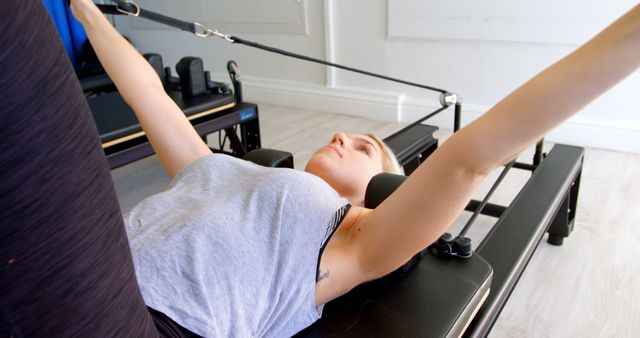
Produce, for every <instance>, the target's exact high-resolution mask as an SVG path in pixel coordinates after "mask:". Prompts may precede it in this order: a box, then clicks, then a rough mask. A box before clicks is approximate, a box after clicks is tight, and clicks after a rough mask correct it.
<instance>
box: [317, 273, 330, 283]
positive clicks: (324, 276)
mask: <svg viewBox="0 0 640 338" xmlns="http://www.w3.org/2000/svg"><path fill="white" fill-rule="evenodd" d="M329 276H330V274H329V270H327V272H325V273H323V274H321V275H320V277H318V282H320V281H321V280H323V279H327V278H329Z"/></svg>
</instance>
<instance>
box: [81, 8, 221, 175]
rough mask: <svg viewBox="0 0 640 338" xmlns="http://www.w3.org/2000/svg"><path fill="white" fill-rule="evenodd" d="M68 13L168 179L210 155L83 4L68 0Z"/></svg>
mask: <svg viewBox="0 0 640 338" xmlns="http://www.w3.org/2000/svg"><path fill="white" fill-rule="evenodd" d="M71 10H72V11H73V14H74V16H75V17H76V18H77V19H78V21H80V22H81V23H82V25H83V27H84V28H85V30H86V32H87V36H88V37H89V41H90V42H91V45H92V46H93V49H94V50H95V52H96V54H97V55H98V58H99V59H100V63H101V64H102V66H103V67H104V69H105V70H106V71H107V74H109V77H111V79H112V80H113V82H114V83H115V85H116V87H117V88H118V91H119V92H120V94H121V95H122V97H123V98H124V100H125V101H126V102H127V104H129V106H131V108H132V109H133V110H134V112H135V113H136V116H137V118H138V120H139V121H140V124H141V125H142V129H143V130H144V131H145V133H146V135H147V137H148V138H149V142H150V143H151V145H152V146H153V149H154V150H155V152H156V154H157V155H158V157H159V158H160V161H161V162H162V164H163V165H164V167H165V169H166V170H167V172H168V173H169V175H171V176H175V174H176V173H177V172H178V171H180V169H181V168H182V167H184V166H186V165H188V164H189V163H191V162H193V161H195V160H197V159H198V158H200V157H203V156H205V155H208V154H211V150H210V149H209V147H208V146H207V145H206V144H205V143H204V142H203V141H202V139H201V138H200V136H198V134H197V132H196V131H195V129H194V128H193V127H192V126H191V123H190V122H189V121H188V120H187V118H186V117H185V115H184V113H183V112H182V110H181V109H180V108H179V107H178V106H177V105H176V104H175V102H174V101H173V100H172V99H171V98H170V97H169V96H168V95H167V94H166V93H165V91H164V88H163V87H162V83H161V82H160V79H159V78H158V75H157V74H156V72H155V71H154V70H153V68H151V66H150V65H149V63H148V62H147V61H146V60H145V59H144V58H143V57H142V56H141V55H140V53H138V52H137V51H136V50H135V49H134V48H133V46H131V44H129V42H127V41H126V40H125V39H124V38H123V37H122V36H121V35H120V33H118V32H117V31H116V30H115V29H114V28H113V26H112V25H111V23H110V22H109V21H108V20H107V19H106V18H105V16H104V15H103V14H102V13H101V12H100V10H99V9H98V8H97V7H96V6H95V5H94V3H93V2H92V1H89V0H72V1H71Z"/></svg>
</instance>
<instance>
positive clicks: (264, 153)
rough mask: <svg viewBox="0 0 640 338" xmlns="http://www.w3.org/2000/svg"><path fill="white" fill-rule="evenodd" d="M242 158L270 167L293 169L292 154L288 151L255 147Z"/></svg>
mask: <svg viewBox="0 0 640 338" xmlns="http://www.w3.org/2000/svg"><path fill="white" fill-rule="evenodd" d="M244 159H245V160H247V161H251V162H253V163H255V164H259V165H262V166H265V167H271V168H291V169H293V155H292V154H291V153H290V152H286V151H281V150H275V149H267V148H261V149H255V150H252V151H250V152H248V153H247V154H246V155H245V156H244Z"/></svg>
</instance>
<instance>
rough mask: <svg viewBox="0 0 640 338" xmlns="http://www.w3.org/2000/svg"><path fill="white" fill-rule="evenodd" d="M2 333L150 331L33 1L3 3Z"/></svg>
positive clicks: (94, 162)
mask: <svg viewBox="0 0 640 338" xmlns="http://www.w3.org/2000/svg"><path fill="white" fill-rule="evenodd" d="M0 175H1V176H0V337H7V336H14V337H42V336H46V337H76V336H78V337H155V336H158V330H157V329H156V327H155V326H154V322H153V320H152V318H151V316H150V314H149V311H148V310H147V308H146V306H145V305H144V302H143V300H142V296H141V294H140V291H139V288H138V285H137V282H136V279H135V274H134V270H133V263H132V260H131V252H130V249H129V244H128V242H127V237H126V233H125V230H124V225H123V221H122V216H121V213H120V209H119V207H118V203H117V200H116V195H115V192H114V188H113V183H112V181H111V176H110V174H109V169H108V166H107V162H106V159H105V157H104V153H103V151H102V148H101V146H100V142H99V139H98V133H97V130H96V127H95V125H94V123H93V120H92V118H91V114H90V111H89V108H88V106H87V103H86V101H85V98H84V96H83V95H82V91H81V89H80V85H79V83H78V81H77V80H76V78H75V75H74V73H73V70H72V68H71V65H70V63H69V60H68V58H67V56H66V54H65V50H64V47H63V46H62V43H61V42H60V39H59V38H58V35H57V34H56V31H55V28H54V26H53V24H52V23H51V21H50V19H49V16H48V14H47V12H46V10H45V9H44V7H43V5H42V4H41V2H40V1H39V0H17V1H16V0H12V1H2V6H1V8H0Z"/></svg>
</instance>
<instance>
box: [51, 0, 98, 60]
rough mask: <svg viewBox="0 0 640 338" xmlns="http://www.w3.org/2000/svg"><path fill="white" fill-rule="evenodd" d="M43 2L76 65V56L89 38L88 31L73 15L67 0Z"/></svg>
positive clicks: (70, 57)
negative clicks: (86, 31)
mask: <svg viewBox="0 0 640 338" xmlns="http://www.w3.org/2000/svg"><path fill="white" fill-rule="evenodd" d="M42 2H43V3H44V6H45V7H46V8H47V11H49V15H51V19H52V20H53V22H54V23H55V25H56V28H57V29H58V34H59V35H60V38H61V39H62V42H63V43H64V48H65V49H66V50H67V55H68V56H69V59H70V60H71V63H72V64H73V65H76V57H77V56H78V52H79V51H80V48H81V47H82V44H83V43H84V42H85V41H86V40H87V33H85V31H84V28H82V25H81V24H80V23H79V22H78V21H77V20H76V19H75V18H74V17H73V13H71V9H70V8H69V5H67V0H42Z"/></svg>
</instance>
